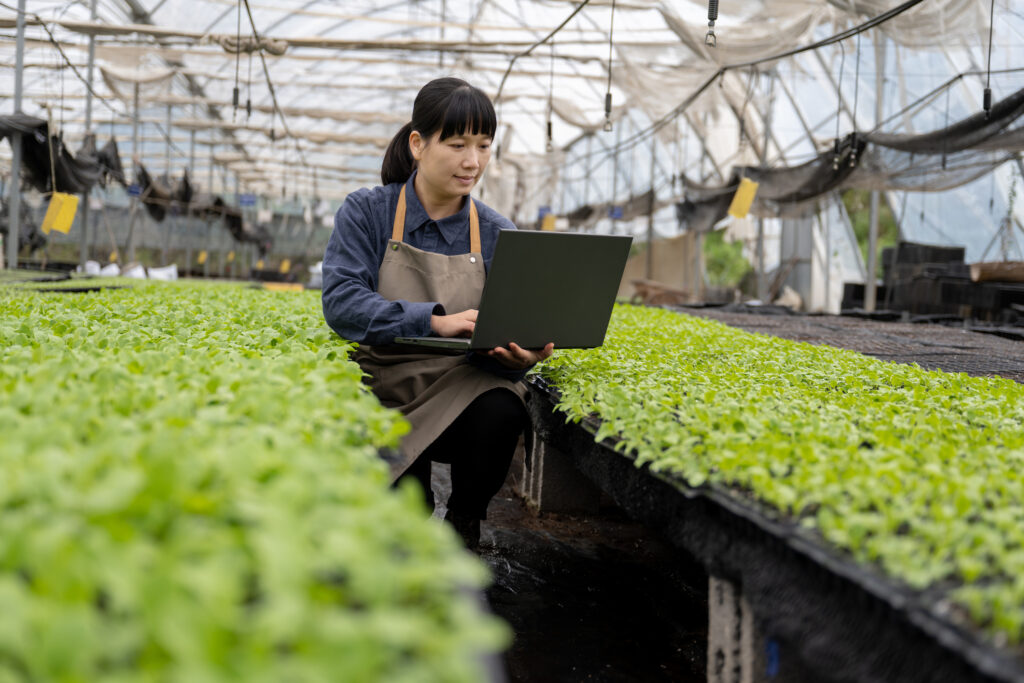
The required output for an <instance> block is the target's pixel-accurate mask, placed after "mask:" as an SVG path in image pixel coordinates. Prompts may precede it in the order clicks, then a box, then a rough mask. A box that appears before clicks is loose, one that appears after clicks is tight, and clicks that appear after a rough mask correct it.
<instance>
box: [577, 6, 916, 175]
mask: <svg viewBox="0 0 1024 683" xmlns="http://www.w3.org/2000/svg"><path fill="white" fill-rule="evenodd" d="M924 1H925V0H908V1H907V2H904V3H903V4H902V5H899V6H897V7H894V8H892V9H891V10H889V11H887V12H883V13H882V14H879V15H878V16H876V17H874V18H872V19H869V20H868V21H866V22H864V23H863V24H859V25H857V26H854V27H852V28H849V29H846V30H845V31H841V32H840V33H836V34H834V35H832V36H829V37H828V38H823V39H822V40H819V41H816V42H814V43H811V44H810V45H804V46H803V47H797V48H793V49H791V50H786V51H785V52H780V53H779V54H776V55H771V56H769V57H761V58H759V59H753V60H750V61H747V62H740V63H737V64H727V65H725V66H722V67H719V69H718V70H717V71H716V72H715V73H713V74H712V75H710V76H709V77H708V78H707V79H705V80H704V82H703V83H702V84H701V85H700V86H698V87H697V89H696V90H695V91H693V92H692V93H691V94H690V95H688V96H687V97H686V99H684V100H683V101H682V102H680V103H679V104H678V105H677V106H676V107H675V108H673V109H671V110H670V111H669V112H668V113H667V114H665V115H664V116H662V117H661V118H660V119H658V120H657V121H655V122H654V123H652V124H651V125H650V126H648V127H647V128H644V129H643V130H640V131H638V132H636V133H635V134H634V135H633V136H631V137H630V138H628V139H626V140H623V141H622V143H621V146H622V147H627V146H635V145H637V144H639V143H640V142H642V141H643V140H644V139H646V138H647V137H648V136H650V135H653V134H654V133H656V132H658V131H659V130H661V129H662V128H664V127H665V126H666V125H667V124H668V123H669V122H670V121H672V120H674V119H675V118H676V117H677V116H679V114H681V113H682V112H683V111H685V110H686V109H687V108H688V107H689V106H690V105H691V104H693V103H694V101H696V99H697V98H698V97H700V96H701V95H702V94H704V91H705V90H707V89H708V88H709V87H710V86H711V84H712V83H714V82H715V80H716V79H718V78H720V77H721V76H722V75H723V74H725V72H727V71H731V70H733V69H745V68H748V67H751V66H756V65H758V64H763V63H766V62H774V61H778V60H780V59H785V58H786V57H792V56H794V55H798V54H801V53H804V52H811V51H813V50H818V49H820V48H822V47H826V46H828V45H833V44H835V43H838V42H841V41H843V40H846V39H847V38H850V37H852V36H855V35H857V34H858V33H862V32H864V31H867V30H869V29H872V28H874V27H876V26H878V25H880V24H883V23H885V22H887V21H889V20H890V19H893V18H895V17H897V16H899V15H900V14H903V13H904V12H906V11H907V10H910V9H913V8H914V7H916V6H917V5H919V4H921V3H922V2H924ZM587 156H588V155H587V154H586V153H584V154H583V155H582V156H581V157H580V159H579V160H583V159H585V158H587Z"/></svg>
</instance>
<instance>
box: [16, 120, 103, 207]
mask: <svg viewBox="0 0 1024 683" xmlns="http://www.w3.org/2000/svg"><path fill="white" fill-rule="evenodd" d="M13 133H21V150H22V163H23V164H24V172H25V177H26V179H27V180H28V181H29V183H30V184H31V185H32V187H34V188H36V189H37V190H39V191H40V192H53V191H54V190H57V191H59V192H67V193H70V194H80V193H82V192H84V191H86V190H88V189H89V188H90V187H92V186H93V185H94V184H95V183H96V180H97V179H98V178H99V175H100V167H99V163H98V162H97V160H96V157H94V156H89V155H83V156H81V157H76V156H75V155H73V154H72V153H71V152H69V151H68V149H67V147H65V146H64V141H63V140H62V139H61V138H60V137H58V136H50V135H49V134H48V133H49V126H48V125H47V123H46V121H45V120H43V119H40V118H36V117H34V116H27V115H25V114H11V115H9V116H0V139H3V138H5V137H6V138H10V137H11V136H12V134H13ZM51 168H52V169H53V170H52V171H51ZM54 175H56V183H54V181H53V178H52V176H54Z"/></svg>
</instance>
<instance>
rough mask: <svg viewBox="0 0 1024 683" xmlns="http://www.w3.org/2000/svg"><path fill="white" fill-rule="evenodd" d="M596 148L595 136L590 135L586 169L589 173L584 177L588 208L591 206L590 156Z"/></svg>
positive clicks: (585, 197)
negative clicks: (594, 147)
mask: <svg viewBox="0 0 1024 683" xmlns="http://www.w3.org/2000/svg"><path fill="white" fill-rule="evenodd" d="M593 146H594V135H593V134H590V135H588V136H587V163H586V166H585V168H586V169H587V172H586V173H585V174H584V175H583V205H584V206H588V205H589V204H590V170H591V168H590V162H591V158H590V154H591V151H592V150H593Z"/></svg>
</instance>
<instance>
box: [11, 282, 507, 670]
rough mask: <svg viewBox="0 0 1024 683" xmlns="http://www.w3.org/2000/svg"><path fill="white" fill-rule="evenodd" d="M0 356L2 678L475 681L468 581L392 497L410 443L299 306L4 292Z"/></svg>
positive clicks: (484, 636) (281, 301)
mask: <svg viewBox="0 0 1024 683" xmlns="http://www.w3.org/2000/svg"><path fill="white" fill-rule="evenodd" d="M0 347H2V348H3V349H4V362H3V364H0V396H2V397H3V400H0V433H2V434H3V435H4V436H3V439H2V440H0V481H2V482H3V485H2V486H0V604H3V606H4V616H3V619H2V621H0V681H21V680H40V681H42V680H66V681H79V680H80V681H93V680H104V681H143V680H147V681H148V680H189V681H240V680H244V681H268V682H269V681H282V680H296V681H313V680H346V681H378V680H446V681H448V680H452V681H456V680H462V681H477V680H481V679H487V678H488V677H489V676H493V674H489V673H488V672H487V666H488V662H487V657H489V656H492V655H493V653H495V652H496V651H498V650H500V649H501V647H502V646H503V645H504V644H505V643H507V640H508V634H507V630H506V628H505V627H504V626H503V625H502V624H501V623H500V622H498V621H497V620H496V619H494V618H493V617H489V616H486V615H484V614H483V613H482V611H481V610H480V608H479V605H478V602H477V601H478V599H479V598H478V595H479V594H478V593H477V592H476V589H479V588H480V587H481V586H482V585H483V584H484V582H485V580H486V574H487V572H486V569H485V567H484V566H483V565H482V564H481V563H480V562H479V561H478V560H477V559H476V558H474V557H472V556H471V555H469V554H468V553H465V552H464V551H463V550H462V548H461V544H460V543H459V541H458V539H457V537H456V536H455V534H454V533H453V532H451V530H450V529H448V528H447V527H446V526H444V525H442V524H440V523H437V522H436V521H432V520H430V519H428V516H427V512H426V511H425V510H424V509H423V504H422V501H421V496H420V495H417V493H416V492H415V491H413V490H412V489H404V490H402V491H400V492H398V494H397V495H396V494H395V493H393V492H390V491H389V490H388V486H387V481H388V477H387V469H386V467H385V465H384V464H383V463H382V462H381V461H380V460H379V458H378V457H377V450H378V449H379V448H382V447H387V446H393V445H395V444H396V443H397V439H398V438H399V437H400V436H401V435H402V433H403V432H404V431H405V430H406V429H407V426H406V425H405V423H404V421H403V420H401V418H400V417H398V415H397V414H396V413H394V412H393V411H389V410H385V409H384V408H382V407H381V406H380V405H379V403H378V402H377V401H376V400H375V399H374V398H373V396H372V395H371V394H370V393H369V392H368V391H367V390H366V388H365V387H364V386H363V384H362V382H361V373H360V371H359V369H358V367H357V366H356V365H355V364H354V363H353V362H351V361H350V360H348V358H347V354H348V351H349V350H350V348H351V345H350V344H348V343H347V342H345V341H343V340H341V339H339V338H338V337H337V336H336V335H334V334H333V333H332V332H331V331H330V330H329V329H328V328H327V327H326V326H325V324H324V322H323V319H322V315H321V312H320V303H319V298H318V297H317V296H316V295H315V294H305V293H287V294H280V293H274V292H267V291H262V290H251V289H246V288H243V287H238V286H225V285H214V284H206V283H202V284H194V283H144V282H143V283H138V284H137V285H135V286H134V287H131V288H127V289H118V290H105V291H103V292H90V293H83V294H51V293H40V292H35V291H22V290H18V289H15V288H4V289H0ZM467 588H469V589H470V590H467Z"/></svg>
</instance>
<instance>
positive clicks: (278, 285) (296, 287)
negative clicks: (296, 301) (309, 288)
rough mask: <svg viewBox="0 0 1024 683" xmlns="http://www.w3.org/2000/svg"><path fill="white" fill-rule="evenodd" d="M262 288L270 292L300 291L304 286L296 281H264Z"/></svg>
mask: <svg viewBox="0 0 1024 683" xmlns="http://www.w3.org/2000/svg"><path fill="white" fill-rule="evenodd" d="M263 289H269V290H270V291H272V292H301V291H302V290H303V289H305V287H303V286H302V285H300V284H299V283H297V282H264V283H263Z"/></svg>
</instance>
